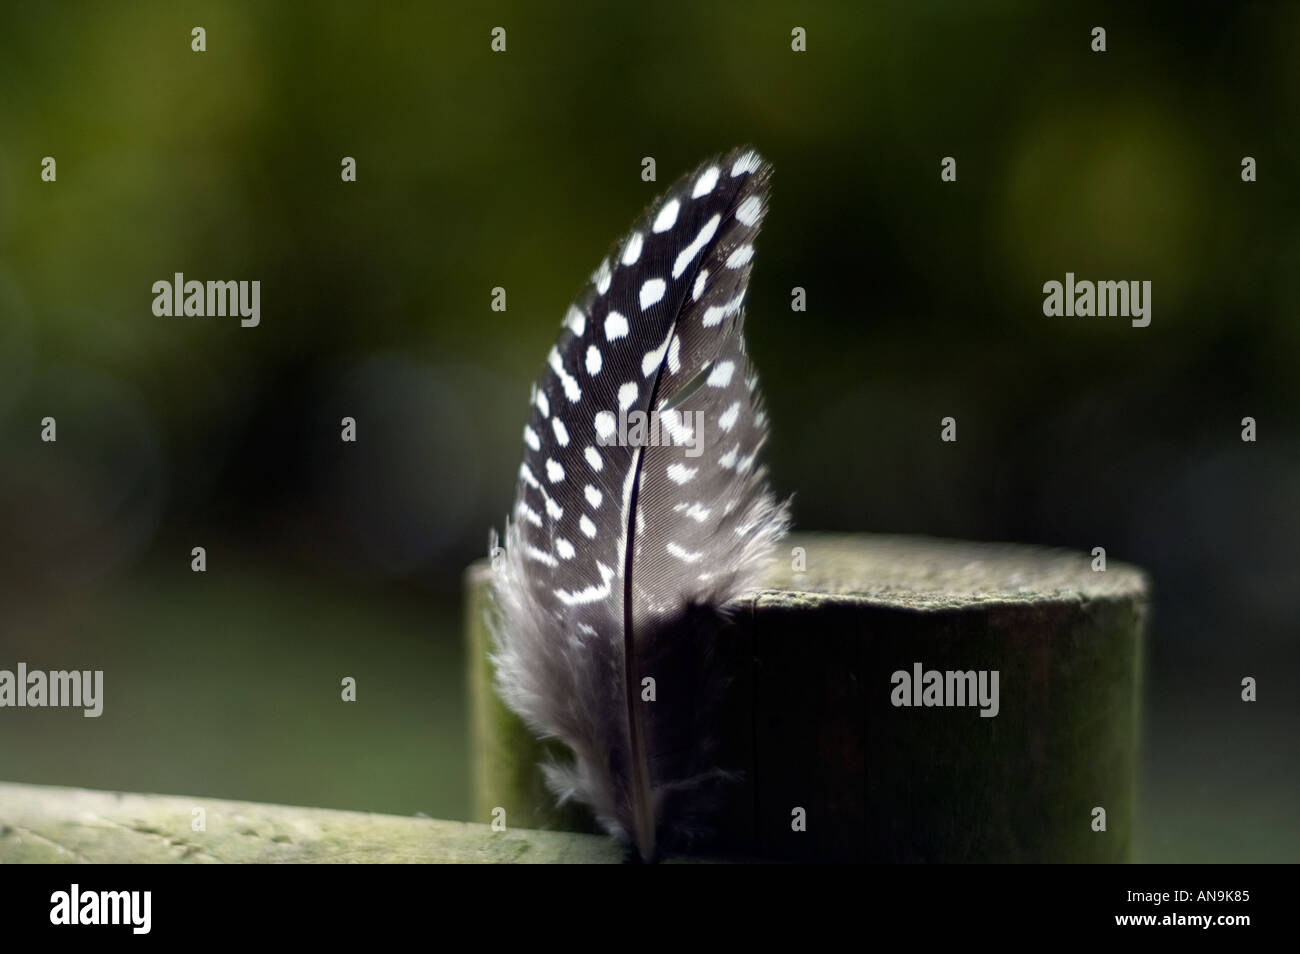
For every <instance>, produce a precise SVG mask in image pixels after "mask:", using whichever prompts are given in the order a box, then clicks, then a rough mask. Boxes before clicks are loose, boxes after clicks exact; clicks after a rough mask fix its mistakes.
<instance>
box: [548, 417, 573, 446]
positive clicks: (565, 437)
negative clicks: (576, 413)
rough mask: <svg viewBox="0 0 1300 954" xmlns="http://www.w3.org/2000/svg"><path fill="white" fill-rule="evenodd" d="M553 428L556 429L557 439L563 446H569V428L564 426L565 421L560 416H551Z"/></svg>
mask: <svg viewBox="0 0 1300 954" xmlns="http://www.w3.org/2000/svg"><path fill="white" fill-rule="evenodd" d="M551 430H553V431H555V439H556V440H557V441H558V442H559V444H560V446H561V447H568V446H569V429H568V428H567V427H565V426H564V422H563V421H562V420H560V419H559V418H558V417H553V418H551Z"/></svg>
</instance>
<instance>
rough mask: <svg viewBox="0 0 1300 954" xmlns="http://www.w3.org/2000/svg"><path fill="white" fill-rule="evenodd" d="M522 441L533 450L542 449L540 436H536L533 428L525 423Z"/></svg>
mask: <svg viewBox="0 0 1300 954" xmlns="http://www.w3.org/2000/svg"><path fill="white" fill-rule="evenodd" d="M524 443H525V444H527V445H528V446H529V447H531V448H532V449H533V450H541V449H542V441H541V438H539V437H538V436H537V432H536V431H535V430H533V429H532V428H531V427H529V426H528V425H526V424H525V425H524Z"/></svg>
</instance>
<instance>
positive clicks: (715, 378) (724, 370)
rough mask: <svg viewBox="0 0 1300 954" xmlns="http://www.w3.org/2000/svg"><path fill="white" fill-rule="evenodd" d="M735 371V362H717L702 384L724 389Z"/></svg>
mask: <svg viewBox="0 0 1300 954" xmlns="http://www.w3.org/2000/svg"><path fill="white" fill-rule="evenodd" d="M735 370H736V362H734V361H719V362H718V363H717V364H715V365H714V366H713V370H712V371H710V372H709V377H708V379H707V380H706V381H705V382H704V383H705V384H707V385H708V386H709V387H711V388H725V387H726V386H727V385H728V384H730V383H731V375H732V373H733V372H734V371H735Z"/></svg>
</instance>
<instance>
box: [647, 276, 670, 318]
mask: <svg viewBox="0 0 1300 954" xmlns="http://www.w3.org/2000/svg"><path fill="white" fill-rule="evenodd" d="M667 288H668V286H667V285H666V284H665V283H664V280H663V279H662V278H650V279H647V280H646V282H645V284H643V285H642V286H641V310H642V311H645V310H646V309H647V308H650V307H651V306H653V305H657V304H659V302H660V301H661V300H662V299H663V297H664V291H665V290H666V289H667Z"/></svg>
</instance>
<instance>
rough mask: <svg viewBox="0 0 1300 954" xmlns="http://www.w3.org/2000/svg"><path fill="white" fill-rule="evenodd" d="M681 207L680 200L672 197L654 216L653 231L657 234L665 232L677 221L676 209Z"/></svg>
mask: <svg viewBox="0 0 1300 954" xmlns="http://www.w3.org/2000/svg"><path fill="white" fill-rule="evenodd" d="M681 207H682V204H681V202H679V201H678V200H676V199H673V200H672V201H671V202H669V203H667V204H665V205H664V207H663V208H662V209H660V210H659V214H658V215H657V216H655V224H654V232H655V234H656V235H658V234H659V233H660V232H667V231H668V230H669V229H670V228H672V227H673V225H674V224H676V222H677V211H678V210H679V209H680V208H681Z"/></svg>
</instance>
